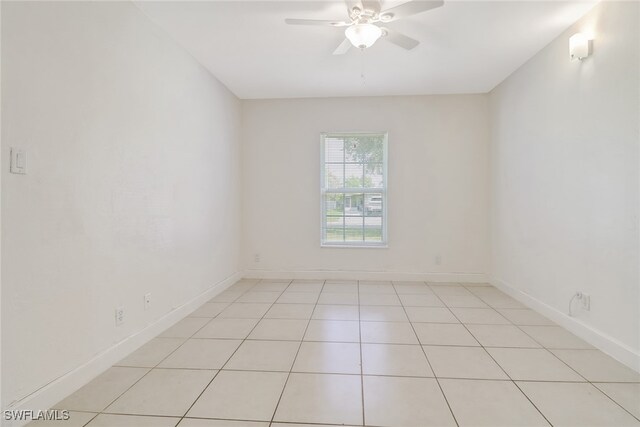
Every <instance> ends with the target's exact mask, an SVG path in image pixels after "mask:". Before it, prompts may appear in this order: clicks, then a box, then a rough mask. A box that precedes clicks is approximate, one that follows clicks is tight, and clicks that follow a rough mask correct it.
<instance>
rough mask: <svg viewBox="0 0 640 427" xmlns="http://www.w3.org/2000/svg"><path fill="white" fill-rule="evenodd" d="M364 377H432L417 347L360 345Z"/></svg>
mask: <svg viewBox="0 0 640 427" xmlns="http://www.w3.org/2000/svg"><path fill="white" fill-rule="evenodd" d="M362 371H363V373H364V374H365V375H393V376H401V377H402V376H405V377H432V376H433V372H432V371H431V368H430V367H429V363H428V362H427V358H426V357H425V355H424V352H423V351H422V348H421V347H420V346H419V345H405V344H362Z"/></svg>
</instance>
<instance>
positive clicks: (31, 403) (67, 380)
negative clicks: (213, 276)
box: [2, 272, 243, 427]
mask: <svg viewBox="0 0 640 427" xmlns="http://www.w3.org/2000/svg"><path fill="white" fill-rule="evenodd" d="M242 276H243V272H236V273H234V274H232V275H231V276H229V277H227V278H226V279H224V280H222V281H220V282H218V283H216V284H215V285H213V286H211V287H210V288H209V289H207V290H206V291H204V292H202V293H201V294H199V295H198V296H196V297H194V298H192V299H191V300H189V301H187V302H186V303H184V304H182V305H181V306H179V307H177V308H175V309H173V310H171V311H170V312H169V313H167V314H165V315H164V316H162V317H161V318H159V319H158V320H157V321H155V322H154V323H152V324H150V325H149V326H147V327H146V328H144V329H142V330H141V331H138V332H136V333H135V334H133V335H130V336H128V337H127V338H125V339H123V340H122V341H120V342H119V343H117V344H115V345H113V346H112V347H109V348H108V349H106V350H104V351H102V352H101V353H100V354H98V355H97V356H95V357H94V358H93V359H91V360H89V361H87V362H86V363H84V364H82V365H80V366H78V367H77V368H75V369H74V370H72V371H70V372H67V373H66V374H64V375H62V376H60V377H59V378H57V379H55V380H54V381H52V382H50V383H49V384H47V385H46V386H44V387H42V388H40V389H38V390H37V391H35V392H33V393H31V394H29V395H28V396H26V397H24V398H23V399H21V400H19V401H17V402H14V403H13V404H11V405H9V407H7V408H4V409H5V410H30V409H33V410H38V409H45V408H51V407H52V406H53V405H55V404H56V403H58V402H59V401H61V400H62V399H64V398H65V397H67V396H68V395H69V394H71V393H73V392H74V391H76V390H78V389H79V388H80V387H82V386H83V385H85V384H86V383H88V382H89V381H91V380H92V379H93V378H95V377H97V376H98V375H100V374H101V373H103V372H104V371H106V370H107V369H109V368H110V367H111V366H112V365H113V364H115V363H116V362H118V361H119V360H121V359H122V358H123V357H125V356H127V355H128V354H130V353H131V352H133V351H134V350H136V349H137V348H139V347H140V346H142V345H143V344H145V343H147V342H148V341H149V340H151V339H152V338H154V337H156V336H157V335H158V334H160V333H161V332H163V331H164V330H166V329H167V328H169V327H171V326H173V325H174V324H176V323H177V322H178V321H180V320H182V319H183V318H184V317H186V316H187V315H189V314H190V313H192V312H193V311H195V310H196V309H197V308H198V307H200V306H201V305H202V304H204V303H205V302H207V301H208V300H210V299H211V298H213V297H214V296H216V295H217V294H219V293H220V292H222V291H224V290H225V289H227V288H228V287H229V286H231V285H232V284H234V283H235V282H237V281H238V280H240V279H241V278H242ZM24 424H26V421H25V422H17V421H13V422H7V423H6V424H2V425H3V426H6V427H9V426H10V427H18V426H22V425H24Z"/></svg>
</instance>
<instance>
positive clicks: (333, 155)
mask: <svg viewBox="0 0 640 427" xmlns="http://www.w3.org/2000/svg"><path fill="white" fill-rule="evenodd" d="M321 141H322V150H321V153H322V159H321V168H320V169H321V171H322V172H321V174H322V177H321V188H320V196H321V197H320V199H321V204H322V207H321V209H322V215H321V218H322V220H321V221H322V224H321V244H322V246H386V244H387V224H386V219H387V215H386V213H387V134H386V133H325V134H322V137H321Z"/></svg>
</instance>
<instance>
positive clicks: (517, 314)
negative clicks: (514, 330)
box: [497, 308, 555, 326]
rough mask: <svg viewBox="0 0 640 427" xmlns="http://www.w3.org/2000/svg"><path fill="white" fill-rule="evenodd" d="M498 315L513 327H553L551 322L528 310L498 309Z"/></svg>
mask: <svg viewBox="0 0 640 427" xmlns="http://www.w3.org/2000/svg"><path fill="white" fill-rule="evenodd" d="M497 310H498V312H500V314H502V315H503V316H504V317H506V318H507V319H509V321H510V322H511V323H513V324H514V325H520V326H554V325H555V323H553V322H552V321H551V320H549V319H547V318H546V317H544V316H543V315H541V314H538V313H536V312H535V311H533V310H530V309H528V308H498V309H497Z"/></svg>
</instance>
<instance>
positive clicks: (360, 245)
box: [320, 132, 389, 249]
mask: <svg viewBox="0 0 640 427" xmlns="http://www.w3.org/2000/svg"><path fill="white" fill-rule="evenodd" d="M367 135H376V136H377V135H382V136H383V137H384V139H383V147H382V150H383V152H382V182H383V186H382V188H364V187H363V188H326V186H325V184H326V180H325V139H326V138H327V137H349V136H367ZM388 140H389V133H388V132H322V133H321V134H320V246H321V247H323V248H383V249H384V248H387V247H388V239H387V236H388V229H387V222H388V221H387V205H388V188H389V182H388V173H387V163H388V148H387V147H388ZM364 193H380V194H382V240H381V241H380V242H367V241H354V242H327V241H325V240H324V236H325V216H326V206H325V195H326V194H364ZM363 226H364V224H363Z"/></svg>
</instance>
